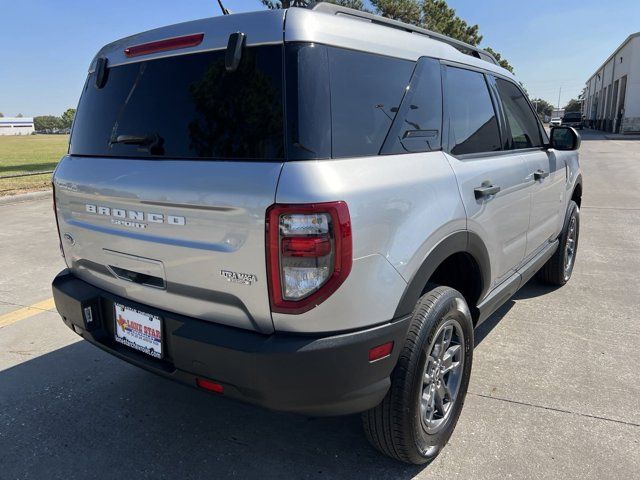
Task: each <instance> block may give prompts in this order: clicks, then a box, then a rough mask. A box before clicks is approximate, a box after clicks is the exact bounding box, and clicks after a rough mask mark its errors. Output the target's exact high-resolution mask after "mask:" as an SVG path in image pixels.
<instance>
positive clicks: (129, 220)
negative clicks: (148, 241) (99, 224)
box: [84, 204, 187, 228]
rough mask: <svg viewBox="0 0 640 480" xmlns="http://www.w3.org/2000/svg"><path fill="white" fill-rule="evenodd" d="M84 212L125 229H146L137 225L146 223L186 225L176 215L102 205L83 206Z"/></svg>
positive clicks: (144, 226) (184, 220) (142, 225)
mask: <svg viewBox="0 0 640 480" xmlns="http://www.w3.org/2000/svg"><path fill="white" fill-rule="evenodd" d="M84 207H85V211H86V212H87V213H93V214H95V215H104V216H107V217H112V219H111V223H113V224H115V225H123V226H125V227H136V228H147V226H146V224H144V223H138V222H141V221H147V222H150V223H168V224H169V225H179V226H184V225H186V223H187V221H186V219H185V218H184V217H180V216H177V215H163V214H161V213H148V212H141V211H137V210H123V209H121V208H111V207H105V206H102V205H91V204H85V206H84Z"/></svg>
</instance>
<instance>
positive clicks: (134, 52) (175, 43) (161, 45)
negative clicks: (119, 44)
mask: <svg viewBox="0 0 640 480" xmlns="http://www.w3.org/2000/svg"><path fill="white" fill-rule="evenodd" d="M203 39H204V33H195V34H193V35H185V36H184V37H175V38H167V39H165V40H158V41H156V42H149V43H141V44H140V45H133V46H131V47H127V48H125V49H124V54H125V55H126V56H127V57H137V56H139V55H149V54H150V53H156V52H166V51H167V50H178V49H180V48H188V47H195V46H196V45H200V44H201V43H202V40H203Z"/></svg>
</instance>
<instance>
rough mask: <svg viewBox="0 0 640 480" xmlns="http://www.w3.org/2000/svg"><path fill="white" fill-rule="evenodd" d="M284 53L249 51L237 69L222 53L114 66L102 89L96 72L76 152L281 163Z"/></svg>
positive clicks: (78, 126)
mask: <svg viewBox="0 0 640 480" xmlns="http://www.w3.org/2000/svg"><path fill="white" fill-rule="evenodd" d="M282 48H283V47H282V46H281V45H280V46H259V47H250V48H246V49H245V51H244V54H243V58H242V62H241V63H240V67H239V68H238V70H237V71H235V72H227V71H226V69H225V65H224V56H225V51H224V50H221V51H215V52H203V53H197V54H191V55H180V56H174V57H168V58H162V59H157V60H149V61H146V62H139V63H133V64H127V65H121V66H116V67H113V68H109V69H108V77H107V81H106V84H105V85H104V86H103V87H102V88H96V86H95V75H96V74H95V73H93V74H92V75H90V76H89V78H88V81H87V83H86V85H85V88H84V92H83V95H82V98H81V101H80V104H79V106H78V113H77V115H76V118H75V122H74V128H73V136H72V140H71V147H70V153H71V154H72V155H88V156H113V157H117V156H126V157H170V158H219V159H282V158H283V157H284V126H283V125H284V118H283V117H284V115H283V100H282V95H283V92H282V90H283V88H282V76H283V75H282V68H283V67H282V57H283V54H282Z"/></svg>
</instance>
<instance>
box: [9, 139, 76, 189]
mask: <svg viewBox="0 0 640 480" xmlns="http://www.w3.org/2000/svg"><path fill="white" fill-rule="evenodd" d="M68 143H69V136H68V135H25V136H0V177H2V176H4V175H12V174H19V173H27V172H41V171H47V170H53V169H54V168H55V167H56V165H57V164H58V161H59V160H60V158H61V157H62V156H63V155H64V154H65V153H66V152H67V147H68ZM50 182H51V174H44V175H31V176H28V177H18V178H0V195H11V194H15V193H20V192H22V191H31V190H39V189H42V188H47V187H48V186H49V184H50Z"/></svg>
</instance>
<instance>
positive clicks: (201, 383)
mask: <svg viewBox="0 0 640 480" xmlns="http://www.w3.org/2000/svg"><path fill="white" fill-rule="evenodd" d="M196 385H198V387H200V388H202V389H204V390H209V391H210V392H214V393H224V387H223V386H222V385H220V384H219V383H217V382H212V381H211V380H205V379H204V378H196Z"/></svg>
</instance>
